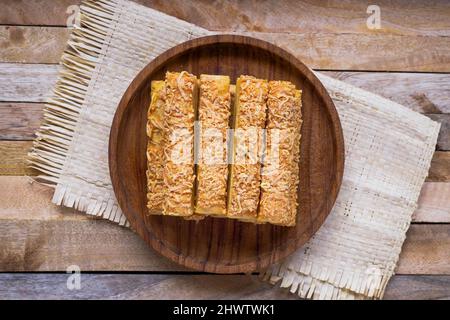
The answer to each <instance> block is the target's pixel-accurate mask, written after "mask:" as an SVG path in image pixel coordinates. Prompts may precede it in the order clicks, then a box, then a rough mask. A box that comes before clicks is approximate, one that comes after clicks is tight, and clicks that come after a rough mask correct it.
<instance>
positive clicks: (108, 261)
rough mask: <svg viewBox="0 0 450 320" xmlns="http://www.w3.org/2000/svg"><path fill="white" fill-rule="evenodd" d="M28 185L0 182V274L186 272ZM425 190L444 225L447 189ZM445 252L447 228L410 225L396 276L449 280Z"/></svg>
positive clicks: (22, 180) (424, 200)
mask: <svg viewBox="0 0 450 320" xmlns="http://www.w3.org/2000/svg"><path fill="white" fill-rule="evenodd" d="M28 179H29V178H26V177H0V190H2V192H3V194H2V199H3V201H1V202H0V271H6V272H12V271H64V270H65V268H67V266H69V265H72V264H76V265H79V266H80V267H81V269H82V270H85V271H95V270H97V271H111V270H116V271H127V270H128V271H179V270H186V269H182V268H181V267H179V266H177V265H175V264H173V263H171V262H170V261H168V260H167V259H164V258H162V257H160V256H159V255H158V254H157V253H156V252H154V251H153V250H151V249H150V248H148V247H147V246H146V244H145V243H144V241H142V240H141V239H140V238H139V237H138V236H137V235H136V234H134V233H133V232H132V231H131V230H129V229H127V228H123V227H119V226H117V225H116V224H114V223H111V222H109V221H105V220H100V219H97V218H92V217H90V216H87V215H85V214H80V213H77V212H76V211H74V210H72V209H68V208H61V207H57V206H54V205H52V204H50V198H51V195H52V190H51V189H50V188H48V187H45V186H42V185H39V184H36V183H33V184H29V183H28V182H29V181H30V180H28ZM425 188H431V191H428V193H429V192H432V193H433V194H434V196H432V197H431V200H430V199H428V197H426V196H422V197H421V203H420V204H419V207H430V209H429V210H427V212H426V213H427V214H428V215H429V216H430V217H432V219H434V220H433V222H434V221H435V220H438V221H439V220H445V219H446V220H447V221H448V220H449V215H450V212H449V210H448V206H447V207H446V203H448V199H449V194H448V192H449V191H450V187H449V183H439V186H436V185H434V184H432V185H430V183H426V184H425ZM444 192H446V194H445V193H444ZM436 194H441V196H436ZM442 199H444V200H442ZM433 210H434V211H433ZM420 215H421V216H422V217H424V216H425V212H422V213H420ZM422 220H426V219H422ZM449 252H450V225H448V224H442V225H439V224H436V225H434V224H432V225H430V224H419V225H417V224H414V225H412V226H411V228H410V231H409V232H408V235H407V239H406V242H405V245H404V248H403V252H402V254H401V257H400V264H399V267H398V269H397V273H401V274H415V273H421V274H450V255H449V254H448V253H449Z"/></svg>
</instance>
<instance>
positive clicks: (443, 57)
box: [244, 32, 450, 72]
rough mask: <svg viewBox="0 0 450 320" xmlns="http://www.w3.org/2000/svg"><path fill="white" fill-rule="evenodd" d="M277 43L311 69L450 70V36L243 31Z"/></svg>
mask: <svg viewBox="0 0 450 320" xmlns="http://www.w3.org/2000/svg"><path fill="white" fill-rule="evenodd" d="M244 34H247V35H250V36H253V37H256V38H260V39H262V40H266V41H269V42H271V43H274V44H275V45H278V46H280V47H281V48H284V49H286V50H288V51H290V52H292V53H293V54H294V55H295V56H296V57H298V58H299V59H300V60H302V62H303V63H305V64H306V65H308V66H309V67H311V68H313V69H327V70H336V69H338V70H361V71H369V70H370V71H411V72H414V71H416V72H418V71H420V72H448V71H450V50H449V49H448V48H450V37H416V36H397V35H379V34H375V35H356V34H328V33H327V34H292V33H286V34H280V33H255V32H250V33H244Z"/></svg>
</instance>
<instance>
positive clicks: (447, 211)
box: [0, 0, 450, 299]
mask: <svg viewBox="0 0 450 320" xmlns="http://www.w3.org/2000/svg"><path fill="white" fill-rule="evenodd" d="M79 2H80V1H79V0H58V1H52V0H28V1H17V0H0V5H1V8H2V10H0V140H2V141H0V190H1V192H0V197H1V198H0V229H1V231H0V270H1V271H4V272H24V271H37V272H40V271H52V272H65V270H66V268H67V267H68V266H69V265H71V264H79V265H80V266H81V269H82V271H83V270H84V271H99V270H103V271H121V272H126V271H130V272H131V271H140V272H142V271H151V272H152V274H149V275H147V274H146V275H144V274H102V275H97V274H94V275H87V274H86V275H82V277H83V276H84V277H85V278H84V279H86V281H84V280H82V286H83V290H80V291H69V290H67V289H66V286H65V285H64V283H65V282H66V279H67V275H66V274H61V273H58V274H34V273H32V274H28V273H27V274H16V273H12V274H0V298H26V297H34V298H58V297H62V298H83V297H84V298H110V299H124V298H138V297H139V298H168V299H174V298H228V299H230V298H236V299H239V298H261V299H291V298H295V296H294V295H291V294H289V293H288V292H286V290H280V289H278V288H272V287H271V286H270V285H267V284H263V283H260V282H259V280H257V279H256V277H247V276H242V275H232V276H228V275H227V276H217V275H198V274H189V273H186V270H183V269H180V267H179V266H177V265H175V264H173V263H171V262H170V261H168V260H167V259H164V258H161V257H160V256H159V255H158V254H157V253H155V252H154V251H152V250H148V248H146V245H145V243H144V242H143V241H142V240H140V239H139V237H137V235H135V234H133V232H131V231H129V230H126V229H124V228H122V227H117V226H115V225H112V224H111V223H108V222H105V221H100V220H99V219H96V218H95V217H90V216H86V215H83V214H79V213H77V212H75V211H74V210H71V209H65V208H60V207H56V206H54V205H52V204H51V203H50V200H49V199H50V198H51V190H50V189H48V188H47V187H45V186H41V185H38V184H36V183H34V184H30V183H29V182H30V179H29V178H27V177H24V176H23V175H25V174H29V175H33V174H35V172H33V171H28V170H27V169H25V168H26V166H25V155H26V152H27V150H28V149H29V147H30V141H29V140H30V139H32V137H33V132H34V131H35V129H36V128H37V126H38V123H39V119H40V116H41V110H42V108H43V104H42V102H43V101H44V99H45V96H46V95H47V94H48V93H49V92H50V90H51V88H52V85H53V83H54V81H55V79H56V74H57V69H58V67H57V65H56V63H57V62H58V61H59V57H60V54H61V52H62V50H63V49H64V46H65V41H66V39H67V37H68V34H69V30H68V29H67V27H66V22H67V19H68V17H69V15H70V12H73V11H70V10H69V13H66V12H67V11H68V7H69V6H71V5H77V4H79ZM138 2H140V3H143V4H145V5H147V6H150V7H153V8H154V9H158V10H161V11H163V12H166V13H168V14H172V15H175V16H177V17H178V18H180V19H183V20H186V21H189V22H192V23H196V24H198V25H200V26H202V27H205V28H208V29H210V30H217V31H223V32H249V33H251V34H253V35H255V36H257V37H261V38H265V39H272V40H274V41H275V42H277V43H279V44H281V45H286V44H287V43H289V42H292V44H291V45H293V48H294V50H293V53H294V54H295V55H296V56H298V57H299V58H300V59H302V60H304V61H305V62H307V63H308V64H309V65H310V66H311V67H313V68H315V69H320V70H322V71H325V72H327V73H329V74H330V75H331V76H333V77H337V78H339V79H341V80H343V81H346V82H348V83H351V84H354V85H356V86H359V87H362V88H364V89H367V90H370V91H373V92H376V93H378V94H380V95H383V96H385V97H387V98H390V99H392V100H394V101H396V102H399V103H401V104H404V105H405V106H406V107H408V108H411V109H413V110H416V111H419V112H421V113H424V114H427V115H428V116H430V117H432V118H433V117H435V118H434V119H436V120H437V121H440V122H441V123H443V126H442V130H441V133H440V137H439V143H438V148H439V150H441V151H438V152H436V153H435V155H434V158H433V162H432V165H431V169H430V174H429V177H428V178H427V181H428V182H426V183H425V184H424V187H423V188H422V192H421V196H420V199H419V204H418V208H417V210H416V211H415V213H414V216H413V224H412V226H411V229H410V231H409V232H408V234H407V238H406V241H405V245H404V249H403V251H402V254H401V256H400V260H399V265H398V268H397V270H396V271H397V273H398V274H399V275H396V276H394V277H393V279H392V280H391V282H390V283H389V286H388V288H387V291H386V295H385V298H386V299H412V298H415V299H449V298H450V292H449V288H450V270H449V265H450V224H449V223H450V152H449V149H448V146H449V142H448V139H449V135H450V132H449V129H448V126H449V120H448V119H449V113H450V98H449V97H450V86H449V84H450V81H449V69H450V45H449V41H450V38H449V36H450V3H449V2H448V1H446V0H433V1H421V0H413V1H407V0H393V1H388V0H380V1H377V3H376V4H377V5H379V6H380V9H381V26H382V28H381V29H379V30H370V29H368V28H367V26H366V20H367V17H368V14H367V13H366V10H367V6H368V5H369V4H370V3H369V2H365V1H359V0H350V1H332V2H330V1H325V0H319V1H314V2H312V1H294V0H280V1H270V0H266V1H261V2H259V3H258V6H255V5H254V2H253V1H237V0H233V1H226V0H221V1H214V2H211V1H206V0H200V1H184V0H173V1H161V0H155V1H152V0H139V1H138ZM191 2H195V3H191ZM70 9H73V8H70ZM268 12H271V13H273V14H268ZM374 71H376V72H374ZM385 71H397V72H385ZM405 71H408V72H405ZM11 140H15V141H11ZM26 140H28V141H26ZM169 271H170V272H169ZM167 272H169V273H167ZM82 279H83V278H82Z"/></svg>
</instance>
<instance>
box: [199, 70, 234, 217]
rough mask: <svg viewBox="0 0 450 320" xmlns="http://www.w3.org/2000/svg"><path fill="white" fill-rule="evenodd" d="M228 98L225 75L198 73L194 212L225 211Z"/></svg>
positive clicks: (213, 212) (215, 213)
mask: <svg viewBox="0 0 450 320" xmlns="http://www.w3.org/2000/svg"><path fill="white" fill-rule="evenodd" d="M230 101H231V99H230V78H229V77H227V76H212V75H201V76H200V97H199V108H198V114H199V121H200V123H201V128H202V137H201V149H200V150H201V156H200V163H199V164H198V166H197V201H196V211H195V212H196V213H197V214H211V215H217V216H225V214H226V204H227V198H226V195H227V177H228V165H227V161H226V156H227V150H226V137H227V128H228V122H229V117H230ZM216 148H220V150H217V149H216ZM213 153H216V154H213Z"/></svg>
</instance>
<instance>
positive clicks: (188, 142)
mask: <svg viewBox="0 0 450 320" xmlns="http://www.w3.org/2000/svg"><path fill="white" fill-rule="evenodd" d="M165 84H166V104H165V110H164V141H165V146H164V160H165V168H164V173H163V177H164V188H165V198H164V202H163V213H164V214H165V215H173V216H184V217H189V216H192V215H193V213H194V210H193V200H194V181H195V171H194V140H193V138H194V121H195V109H196V99H197V90H198V88H197V77H195V76H194V75H192V74H189V73H187V72H185V71H183V72H181V73H176V72H167V74H166V81H165Z"/></svg>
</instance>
